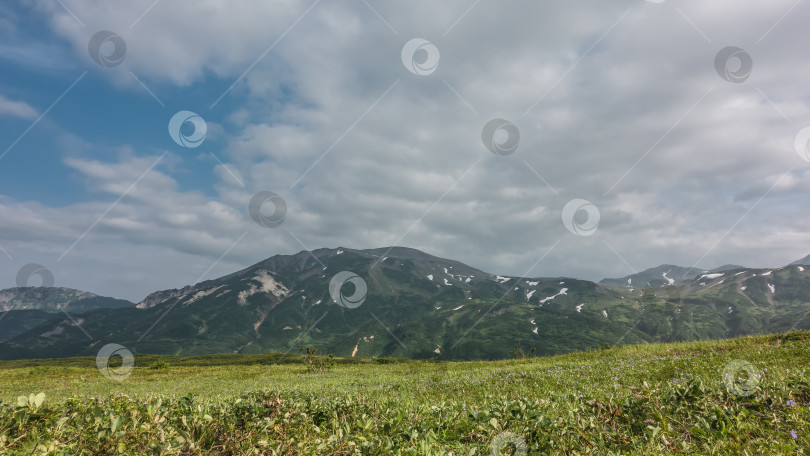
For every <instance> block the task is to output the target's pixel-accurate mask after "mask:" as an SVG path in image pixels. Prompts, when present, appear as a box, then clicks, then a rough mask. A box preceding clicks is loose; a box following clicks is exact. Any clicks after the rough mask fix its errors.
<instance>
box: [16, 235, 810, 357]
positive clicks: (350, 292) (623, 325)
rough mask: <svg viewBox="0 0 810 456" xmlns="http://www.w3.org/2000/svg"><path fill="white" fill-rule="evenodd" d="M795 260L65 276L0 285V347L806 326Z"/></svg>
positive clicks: (300, 267) (419, 339)
mask: <svg viewBox="0 0 810 456" xmlns="http://www.w3.org/2000/svg"><path fill="white" fill-rule="evenodd" d="M809 262H810V256H809V257H806V258H805V259H803V260H800V261H798V262H794V263H792V264H791V265H788V266H785V267H782V268H768V269H762V268H760V269H754V268H745V267H742V266H736V265H726V266H722V267H720V268H716V269H714V270H709V271H707V270H701V269H695V268H683V267H678V266H674V265H662V266H658V267H656V268H651V269H648V270H646V271H643V272H640V273H636V274H633V275H631V276H627V277H624V278H619V279H604V280H602V281H601V282H600V283H595V282H591V281H587V280H580V279H573V278H566V277H553V278H549V277H540V278H522V277H513V276H500V275H493V274H490V273H487V272H483V271H481V270H478V269H476V268H473V267H470V266H467V265H465V264H463V263H460V262H458V261H454V260H449V259H443V258H438V257H435V256H432V255H429V254H427V253H424V252H421V251H419V250H415V249H410V248H405V247H389V248H379V249H367V250H354V249H348V248H336V249H318V250H314V251H303V252H299V253H297V254H295V255H277V256H273V257H271V258H269V259H267V260H264V261H262V262H259V263H257V264H255V265H253V266H250V267H248V268H245V269H243V270H241V271H237V272H235V273H232V274H229V275H226V276H224V277H220V278H218V279H213V280H207V281H204V282H200V283H197V284H194V285H189V286H186V287H184V288H181V289H173V290H163V291H157V292H154V293H152V294H150V295H148V296H147V297H146V298H145V299H144V300H143V301H141V302H140V303H138V304H137V305H136V304H134V303H131V302H128V301H122V300H116V299H113V298H105V297H100V296H96V295H92V294H90V293H86V292H82V291H78V290H71V289H66V288H15V289H9V290H3V291H2V292H0V305H2V306H3V307H2V310H4V312H3V313H2V314H0V359H26V358H49V357H67V356H87V355H90V356H95V355H96V353H97V352H98V351H99V349H100V348H101V347H103V346H104V345H106V344H108V343H116V344H120V345H123V346H124V347H126V348H128V349H129V350H130V351H132V352H133V353H135V354H136V355H137V354H147V353H149V354H176V355H200V354H209V353H260V352H268V351H274V352H293V351H296V352H297V351H298V349H299V348H300V347H301V346H303V345H311V346H315V347H317V348H318V349H319V351H320V352H321V353H334V354H336V355H338V356H375V357H386V356H393V357H410V358H436V359H444V360H455V359H466V360H472V359H501V358H507V357H510V356H512V352H513V350H514V348H515V346H516V345H518V344H519V345H520V347H521V349H522V350H524V351H526V352H528V351H530V350H534V352H535V353H537V354H541V355H545V354H556V353H565V352H571V351H577V350H589V349H593V348H596V347H598V346H600V345H603V344H611V345H617V344H632V343H649V342H669V341H681V340H695V339H709V338H711V339H719V338H726V337H734V336H739V335H746V334H758V333H772V332H782V331H788V330H791V329H810V319H808V318H806V317H808V315H810V266H808V267H807V268H805V267H804V266H803V264H807V263H809Z"/></svg>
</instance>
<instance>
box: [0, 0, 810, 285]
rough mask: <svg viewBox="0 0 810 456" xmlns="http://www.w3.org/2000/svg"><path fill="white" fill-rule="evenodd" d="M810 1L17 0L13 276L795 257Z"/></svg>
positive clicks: (608, 267) (8, 265) (10, 119)
mask: <svg viewBox="0 0 810 456" xmlns="http://www.w3.org/2000/svg"><path fill="white" fill-rule="evenodd" d="M808 18H810V3H808V2H801V1H800V0H799V1H797V0H768V1H764V0H762V1H750V2H739V1H731V0H715V1H711V2H707V1H704V0H680V1H664V0H655V1H654V0H650V1H644V0H620V1H612V2H604V1H598V0H593V1H566V2H556V1H533V0H531V1H530V0H521V1H518V0H447V1H442V2H435V1H432V0H422V1H408V2H401V1H394V0H346V1H340V2H334V1H320V0H317V1H313V0H305V1H293V0H284V1H273V2H268V1H258V0H256V1H240V2H227V1H225V0H205V1H193V2H192V1H177V0H163V1H161V0H157V1H155V0H138V1H131V2H109V1H103V0H97V1H89V0H39V1H31V2H3V3H2V5H0V43H2V44H0V65H1V67H2V71H0V157H2V158H0V288H7V287H12V286H15V284H16V278H17V273H18V271H19V270H20V269H21V268H22V267H23V266H24V265H26V264H29V263H37V264H40V265H43V266H44V267H45V268H47V269H48V270H49V271H51V273H52V275H53V277H54V284H55V285H56V286H67V287H73V288H79V289H84V290H88V291H91V292H95V293H98V294H103V295H109V296H115V297H120V298H126V299H130V300H134V301H139V300H141V299H143V297H145V295H146V294H148V293H149V292H151V291H154V290H157V289H165V288H176V287H182V286H184V285H188V284H191V283H195V282H197V281H199V280H201V279H203V280H204V279H210V278H215V277H218V276H221V275H224V274H226V273H229V272H233V271H235V270H238V269H241V268H243V267H246V266H249V265H251V264H253V263H255V262H258V261H260V260H262V259H264V258H267V257H269V256H272V255H275V254H290V253H295V252H298V251H300V250H304V249H314V248H320V247H337V246H344V247H350V248H373V247H381V246H388V245H393V244H397V245H403V246H409V247H414V248H418V249H422V250H425V251H427V252H428V253H432V254H434V255H438V256H443V257H448V258H453V259H457V260H460V261H463V262H465V263H467V264H469V265H471V266H475V267H478V268H481V269H483V270H486V271H489V272H493V273H500V274H510V275H530V276H573V277H580V278H586V279H591V280H599V279H601V278H604V277H617V276H623V275H627V274H630V273H633V272H634V271H640V270H643V269H645V268H648V267H652V266H656V265H658V264H661V263H672V264H678V265H683V266H692V265H697V266H698V267H703V268H712V267H715V266H719V265H721V264H725V263H736V264H742V265H746V266H762V267H773V266H780V265H783V264H785V263H788V262H790V261H793V260H795V259H798V258H800V257H803V256H805V255H806V254H808V253H810V230H808V227H810V210H808V209H810V200H809V199H808V192H810V161H809V160H810V152H808V149H807V147H806V143H807V139H808V138H810V133H808V131H810V130H804V128H806V127H808V126H810V85H808V83H807V76H808V75H810V53H808V50H807V46H806V43H808V42H810V28H808V27H807V22H808ZM181 111H186V113H182V112H181ZM179 112H180V114H179V115H177V116H176V117H174V116H175V114H177V113H179ZM173 117H174V119H175V122H171V119H172V118H173ZM187 120H190V122H185V121H187ZM260 192H265V193H260ZM267 192H272V193H267ZM257 194H258V195H259V196H255V195H257ZM273 194H274V195H276V196H272V195H273ZM271 196H272V197H271ZM251 200H253V203H254V213H253V217H252V216H251V212H250V210H249V207H250V204H251ZM282 201H283V203H284V204H283V205H282V204H280V202H282ZM262 202H264V203H263V204H262ZM284 207H286V209H284ZM282 216H284V218H283V219H282ZM254 219H259V221H260V222H263V223H264V226H263V225H262V224H261V223H257V222H256V221H255V220H254ZM38 281H39V279H38V278H37V277H33V278H32V279H31V283H30V285H37V284H38V283H39V282H38Z"/></svg>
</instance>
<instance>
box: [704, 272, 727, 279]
mask: <svg viewBox="0 0 810 456" xmlns="http://www.w3.org/2000/svg"><path fill="white" fill-rule="evenodd" d="M723 275H725V274H723V273H722V272H715V273H713V274H703V275H702V276H700V278H701V279H703V278H706V279H709V280H712V279H716V278H718V277H723Z"/></svg>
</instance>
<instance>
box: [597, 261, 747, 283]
mask: <svg viewBox="0 0 810 456" xmlns="http://www.w3.org/2000/svg"><path fill="white" fill-rule="evenodd" d="M736 269H745V267H744V266H739V265H736V264H725V265H723V266H720V267H716V268H714V269H709V270H705V269H698V268H694V267H692V268H686V267H683V266H675V265H672V264H662V265H660V266H656V267H654V268H649V269H645V270H644V271H641V272H637V273H635V274H631V275H628V276H624V277H621V278H618V279H602V280H600V281H599V283H601V284H605V285H612V286H614V287H637V288H648V287H663V286H667V285H675V284H678V283H681V282H684V281H686V280H689V279H693V278H694V277H695V276H697V275H700V274H704V273H707V272H724V271H732V270H736Z"/></svg>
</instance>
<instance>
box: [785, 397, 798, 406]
mask: <svg viewBox="0 0 810 456" xmlns="http://www.w3.org/2000/svg"><path fill="white" fill-rule="evenodd" d="M787 405H788V407H793V406H794V405H796V401H794V400H793V399H788V401H787Z"/></svg>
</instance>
